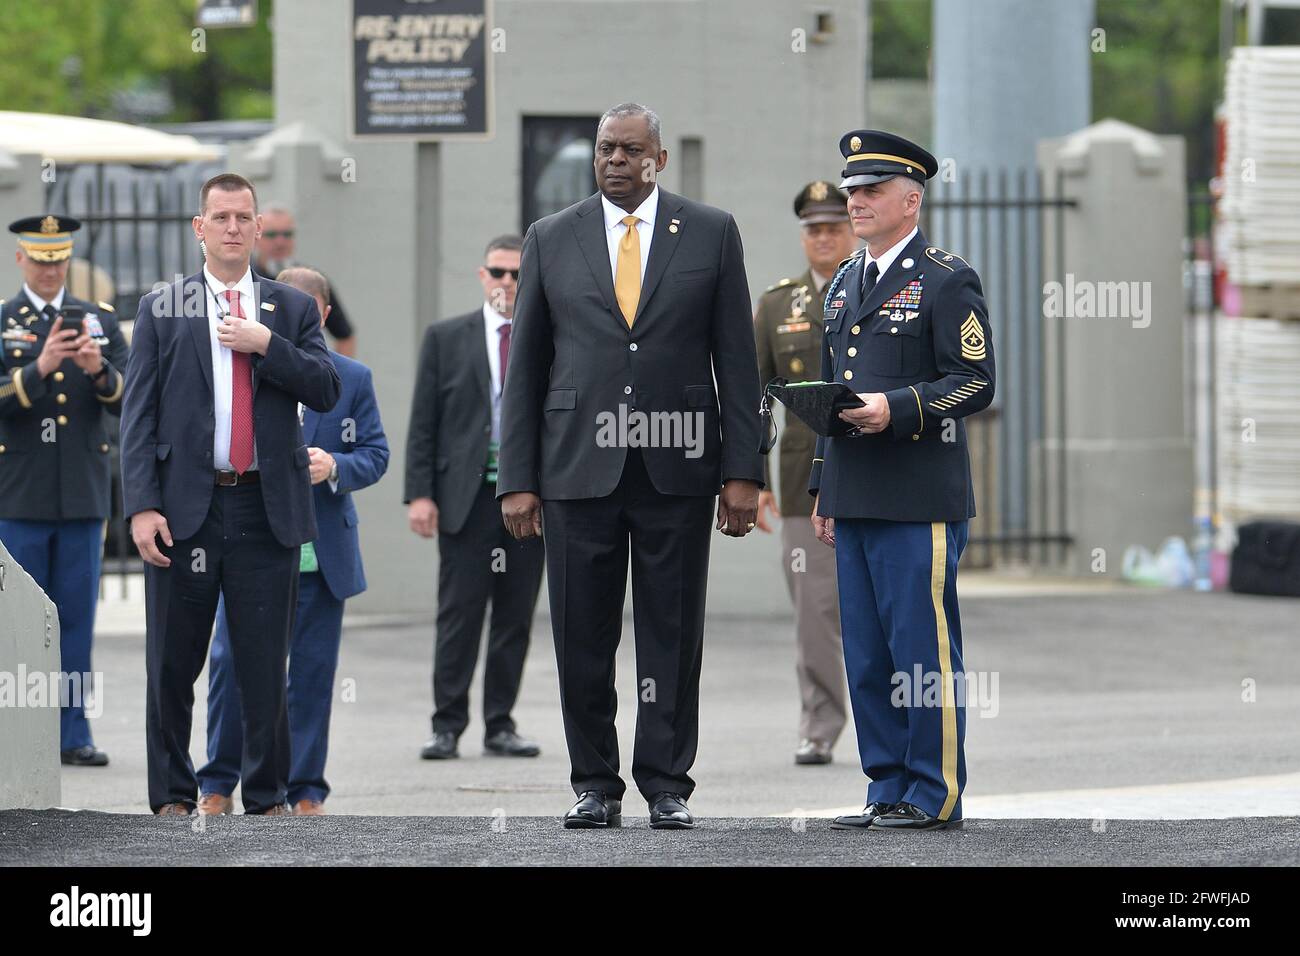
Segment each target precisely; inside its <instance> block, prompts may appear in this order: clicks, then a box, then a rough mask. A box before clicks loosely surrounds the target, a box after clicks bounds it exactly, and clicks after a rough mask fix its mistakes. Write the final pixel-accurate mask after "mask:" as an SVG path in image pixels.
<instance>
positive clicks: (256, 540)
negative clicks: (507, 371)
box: [122, 173, 341, 815]
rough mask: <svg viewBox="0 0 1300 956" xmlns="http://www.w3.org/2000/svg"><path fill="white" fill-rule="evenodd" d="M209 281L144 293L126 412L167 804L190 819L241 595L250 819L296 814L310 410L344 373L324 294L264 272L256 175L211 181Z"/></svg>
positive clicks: (205, 275) (206, 189) (164, 808)
mask: <svg viewBox="0 0 1300 956" xmlns="http://www.w3.org/2000/svg"><path fill="white" fill-rule="evenodd" d="M199 196H200V199H199V215H197V216H195V217H194V234H195V236H196V237H197V238H198V239H199V242H200V244H201V245H202V247H203V251H204V257H205V259H206V264H205V265H204V267H203V270H202V271H201V272H199V273H196V274H195V275H192V276H189V277H187V278H185V279H183V280H181V281H180V282H176V283H173V284H172V285H170V286H166V287H163V288H161V289H158V290H157V291H154V292H151V293H149V294H148V295H146V296H144V297H143V298H142V299H141V300H140V308H139V311H138V312H137V313H136V319H135V328H134V332H133V335H132V342H131V358H130V362H129V364H128V366H127V388H126V396H125V399H124V404H123V408H122V491H123V500H124V504H125V512H126V514H127V515H128V516H129V517H130V519H131V537H132V539H133V540H134V541H135V546H136V548H137V549H138V550H139V552H140V556H141V557H142V558H143V559H144V561H145V602H146V608H145V614H146V617H145V668H146V672H147V675H148V683H147V703H146V709H145V738H146V744H147V748H148V767H149V805H150V807H151V808H152V809H153V811H154V812H155V813H157V814H159V815H170V814H180V815H188V814H189V813H191V812H192V811H193V809H194V806H195V805H196V804H197V802H198V783H197V781H196V779H195V776H194V765H193V764H192V763H191V761H190V754H189V746H190V724H191V720H192V716H193V715H192V713H191V711H192V710H193V707H194V681H195V680H197V679H198V676H199V673H200V672H201V671H202V670H203V662H204V659H205V658H206V657H207V652H208V642H209V639H210V637H211V634H212V622H213V618H214V617H215V615H216V610H217V599H218V597H219V596H221V595H223V594H224V596H225V599H226V611H227V614H228V616H229V620H230V643H231V648H232V650H233V652H234V664H235V670H236V673H237V675H238V679H239V686H240V689H241V690H242V691H243V722H244V730H245V734H244V761H243V766H244V786H243V793H244V809H245V810H246V811H247V812H249V813H273V814H283V813H287V812H288V807H286V806H285V791H286V788H287V779H288V775H289V726H288V719H287V715H286V709H285V659H286V657H287V655H288V645H289V634H290V631H291V630H292V626H293V614H294V608H295V607H296V605H297V598H298V562H299V550H300V546H301V545H303V544H304V543H306V542H308V541H311V540H312V539H314V538H315V537H316V518H315V512H314V509H313V507H312V491H311V478H310V469H311V456H310V454H309V452H308V449H307V446H306V444H304V443H303V438H302V426H301V424H300V422H299V420H298V404H299V402H301V403H302V404H303V405H306V406H307V407H308V408H312V409H314V410H316V411H319V412H327V411H329V410H330V409H331V408H333V407H334V404H335V402H337V401H338V398H339V392H340V390H341V385H340V383H339V375H338V372H337V371H335V369H334V363H333V362H332V361H331V360H330V355H329V351H328V350H327V349H326V348H325V340H324V339H323V338H322V336H321V330H320V310H319V309H317V307H316V303H315V301H314V300H313V299H312V297H311V296H309V295H307V294H306V293H303V292H299V291H298V290H297V289H293V288H290V287H289V286H286V285H282V284H281V283H278V282H272V281H271V280H269V279H266V278H263V277H261V276H257V275H255V274H254V273H253V271H252V269H251V268H250V267H249V258H250V256H251V254H252V250H253V244H254V242H255V241H256V240H257V235H258V233H259V232H260V231H261V217H260V216H258V214H257V195H256V193H255V192H254V191H253V185H252V183H250V182H249V181H248V180H246V179H244V178H243V177H242V176H237V175H235V174H233V173H222V174H221V175H218V176H214V177H213V178H212V179H209V180H208V181H207V182H206V183H204V184H203V188H202V190H201V191H200V194H199Z"/></svg>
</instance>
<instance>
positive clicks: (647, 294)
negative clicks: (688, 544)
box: [497, 189, 763, 499]
mask: <svg viewBox="0 0 1300 956" xmlns="http://www.w3.org/2000/svg"><path fill="white" fill-rule="evenodd" d="M751 315H752V312H751V311H750V304H749V286H748V283H747V281H746V278H745V264H744V253H743V250H742V249H741V245H740V232H739V231H738V230H737V228H736V222H735V220H734V219H732V217H731V216H730V215H729V214H728V213H726V212H723V211H722V210H720V209H714V208H712V207H711V206H705V205H702V204H701V203H697V202H692V201H690V200H688V199H683V198H682V197H681V196H676V195H673V194H672V193H670V192H666V191H664V190H662V189H661V190H660V193H659V208H658V212H657V214H656V217H655V225H654V237H653V239H652V241H651V245H650V256H649V260H648V262H647V264H646V273H645V278H644V280H643V281H642V283H641V299H640V304H639V305H638V307H637V314H636V317H635V320H634V323H633V326H632V328H631V329H628V327H627V323H626V322H625V321H624V319H623V315H622V313H621V312H620V311H619V308H618V302H617V300H616V299H615V298H614V280H613V276H612V275H611V270H610V263H609V251H608V245H607V244H606V240H605V219H604V215H603V213H602V211H601V203H600V195H599V194H596V195H594V196H591V197H589V198H588V199H584V200H583V201H582V202H580V203H577V204H576V205H573V206H570V207H569V208H568V209H565V210H562V211H561V212H558V213H555V214H554V215H552V216H547V217H546V218H544V219H540V220H538V221H537V222H536V223H534V224H533V225H532V226H531V227H529V229H528V234H527V236H525V237H524V248H523V258H522V262H521V265H520V273H519V294H518V296H517V298H516V300H515V313H514V329H513V333H512V338H511V345H510V356H511V357H510V368H509V371H508V373H507V375H506V383H505V391H504V394H503V397H502V406H501V461H500V475H499V478H498V482H497V494H498V496H500V495H505V494H508V493H510V492H515V491H531V492H535V493H538V494H540V495H541V497H542V498H544V499H546V498H550V499H576V498H599V497H603V496H605V495H608V494H610V493H611V492H612V491H613V490H614V488H615V487H616V486H617V485H618V482H619V478H620V477H621V476H622V473H623V463H624V460H625V459H626V456H627V449H626V447H623V445H614V446H612V447H611V446H609V445H608V444H607V443H606V444H605V445H602V443H601V442H599V441H598V440H597V439H598V431H599V429H600V425H601V421H602V418H601V417H598V416H608V415H615V416H619V417H622V413H621V412H620V409H619V406H620V405H623V406H625V408H626V411H627V413H631V412H634V411H639V412H642V413H647V414H649V415H652V416H653V415H654V414H655V413H665V412H666V413H669V415H672V414H673V413H677V419H678V421H681V422H683V424H684V421H685V419H684V418H683V417H682V416H686V415H691V416H692V421H695V420H697V419H695V418H694V417H693V416H694V413H700V415H701V416H702V418H701V419H698V420H702V422H703V429H704V436H703V437H704V442H703V448H702V453H701V454H700V455H699V456H698V457H688V456H687V454H686V453H685V450H684V449H683V448H682V447H680V443H679V446H678V447H657V448H656V447H642V449H641V450H642V455H643V457H644V460H645V466H646V471H647V472H648V473H649V476H650V479H651V481H653V482H654V486H655V488H656V489H658V490H659V491H660V492H661V493H663V494H669V495H714V494H717V492H718V489H719V487H720V486H721V484H722V482H724V481H726V480H729V479H732V478H744V479H748V480H751V481H754V482H757V483H759V484H761V483H762V481H763V465H762V460H761V456H760V455H759V454H758V443H759V433H760V427H759V417H758V406H759V385H758V359H757V356H756V354H755V350H754V333H753V323H752V319H751ZM715 377H716V380H717V389H716V390H715V388H714V379H715ZM604 420H608V419H607V418H604ZM629 421H631V420H630V419H629ZM679 427H681V426H679Z"/></svg>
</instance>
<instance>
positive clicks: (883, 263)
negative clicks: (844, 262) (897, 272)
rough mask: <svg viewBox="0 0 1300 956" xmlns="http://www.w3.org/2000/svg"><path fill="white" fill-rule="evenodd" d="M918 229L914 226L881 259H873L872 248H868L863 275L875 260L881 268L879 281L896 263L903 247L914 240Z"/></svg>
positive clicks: (878, 276) (863, 265)
mask: <svg viewBox="0 0 1300 956" xmlns="http://www.w3.org/2000/svg"><path fill="white" fill-rule="evenodd" d="M916 231H917V227H916V226H913V227H912V231H911V232H909V233H908V234H907V235H906V236H904V237H903V238H902V239H900V240H898V242H897V243H895V244H894V245H892V246H890V247H889V250H888V251H887V252H885V254H884V255H882V256H881V257H880V258H879V259H875V260H873V259H872V258H871V250H870V249H869V248H868V249H867V252H866V255H864V256H863V257H862V258H863V259H864V260H866V261H865V262H863V263H862V269H863V272H862V274H863V275H865V274H866V268H867V265H868V264H869V263H871V262H873V261H874V262H875V263H876V268H877V269H879V270H880V274H879V275H877V276H876V281H877V282H879V281H880V279H881V277H882V276H884V274H885V273H886V272H888V271H889V267H890V266H892V265H893V264H894V260H895V259H897V258H898V254H899V253H900V252H902V251H903V249H904V248H905V247H906V246H907V244H908V243H909V242H911V241H912V239H913V237H914V236H915V235H916Z"/></svg>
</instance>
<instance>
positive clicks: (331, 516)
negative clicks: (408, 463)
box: [198, 267, 388, 816]
mask: <svg viewBox="0 0 1300 956" xmlns="http://www.w3.org/2000/svg"><path fill="white" fill-rule="evenodd" d="M276 281H278V282H283V283H285V284H287V285H291V286H293V287H294V288H296V289H301V290H302V291H303V292H306V293H307V294H308V295H310V296H312V297H313V298H314V299H315V300H316V305H317V307H318V308H319V309H320V314H321V324H322V325H324V324H325V320H326V319H327V318H329V313H330V306H329V305H328V303H329V284H328V283H327V282H326V280H325V277H324V276H323V275H321V274H320V273H319V272H316V271H315V270H313V269H305V268H301V267H295V268H292V269H286V270H284V271H283V272H281V273H280V274H279V275H278V276H277V277H276ZM330 357H331V358H332V359H333V360H334V367H335V368H336V369H338V373H339V378H340V379H341V380H342V382H343V394H342V396H340V398H339V401H338V404H337V405H335V406H334V408H333V409H331V410H330V411H329V412H327V413H325V414H323V415H322V414H320V413H318V412H314V411H311V410H305V411H304V413H303V419H302V432H303V440H304V441H306V442H307V443H308V444H309V445H311V446H312V447H310V448H308V450H307V451H308V453H309V454H310V456H311V480H312V485H313V488H312V494H313V497H314V500H315V503H316V528H317V531H318V532H319V536H318V537H317V538H316V540H315V541H314V542H308V543H307V544H304V545H303V546H302V559H301V564H300V572H301V573H300V576H299V578H298V582H299V583H298V614H297V618H296V620H295V622H294V627H293V637H292V638H291V639H290V642H289V685H288V702H289V790H288V797H289V804H290V805H291V806H292V807H293V812H294V814H295V815H298V816H320V815H322V814H324V812H325V810H324V806H323V805H324V802H325V798H326V796H328V795H329V792H330V787H329V784H328V783H326V782H325V758H326V754H327V751H328V749H329V726H330V707H331V704H332V703H333V697H334V673H335V671H336V669H337V668H338V662H339V644H340V642H341V640H342V637H343V602H344V601H346V600H347V599H348V598H350V597H352V596H353V595H354V594H360V593H361V592H362V591H364V590H365V589H366V576H365V572H364V570H363V568H362V566H361V547H360V543H359V542H358V539H357V509H356V505H354V504H353V503H352V492H354V491H360V490H361V489H362V488H368V487H369V486H370V485H373V484H374V483H375V482H377V481H378V480H379V479H380V478H382V477H383V476H384V472H385V471H387V470H388V440H387V439H386V438H385V437H384V424H383V422H382V421H380V418H379V405H378V403H377V402H376V401H375V387H374V383H373V382H372V380H371V377H370V369H368V368H366V367H365V366H364V365H362V364H361V363H360V362H357V361H354V360H352V359H350V358H346V357H344V356H342V355H339V354H337V353H331V355H330ZM239 711H240V695H239V684H238V682H237V680H236V675H235V667H234V663H233V661H232V659H231V653H230V631H229V628H228V626H227V624H226V615H225V608H224V607H218V609H217V633H216V637H215V638H213V641H212V652H211V660H210V662H209V665H208V763H207V765H206V766H204V767H203V768H202V769H201V770H199V775H198V776H199V793H200V794H201V795H200V797H199V813H202V814H220V813H229V812H230V811H231V809H232V808H233V803H234V801H233V800H232V799H231V797H230V795H231V794H232V793H233V792H234V790H235V785H236V784H237V783H239V771H240V760H241V757H242V751H243V745H244V734H243V728H242V727H241V726H240V717H239Z"/></svg>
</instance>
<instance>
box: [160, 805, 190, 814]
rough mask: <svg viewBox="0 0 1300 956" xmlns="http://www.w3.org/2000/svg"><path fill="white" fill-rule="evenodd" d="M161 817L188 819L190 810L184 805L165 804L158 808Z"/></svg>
mask: <svg viewBox="0 0 1300 956" xmlns="http://www.w3.org/2000/svg"><path fill="white" fill-rule="evenodd" d="M157 815H158V816H160V817H188V816H189V815H190V808H189V807H187V806H186V805H185V804H183V803H164V804H163V805H162V806H161V807H159V808H158V814H157Z"/></svg>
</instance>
